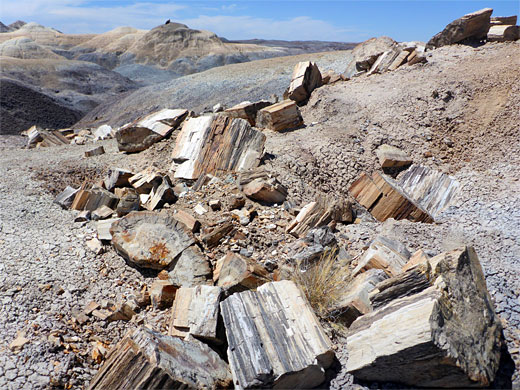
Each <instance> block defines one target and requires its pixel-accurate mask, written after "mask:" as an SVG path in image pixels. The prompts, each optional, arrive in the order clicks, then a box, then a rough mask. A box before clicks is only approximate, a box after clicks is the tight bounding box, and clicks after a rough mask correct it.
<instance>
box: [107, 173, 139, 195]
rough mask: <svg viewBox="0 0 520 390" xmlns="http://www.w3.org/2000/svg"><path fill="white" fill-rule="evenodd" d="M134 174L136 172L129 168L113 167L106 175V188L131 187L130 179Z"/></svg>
mask: <svg viewBox="0 0 520 390" xmlns="http://www.w3.org/2000/svg"><path fill="white" fill-rule="evenodd" d="M133 175H134V174H133V173H132V172H130V171H129V170H127V169H122V168H112V169H110V170H109V171H108V173H107V176H106V177H105V180H104V183H105V188H106V189H107V190H108V191H113V190H114V189H115V188H118V187H130V183H129V182H128V179H130V178H131V177H132V176H133Z"/></svg>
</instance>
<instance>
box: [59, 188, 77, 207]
mask: <svg viewBox="0 0 520 390" xmlns="http://www.w3.org/2000/svg"><path fill="white" fill-rule="evenodd" d="M78 191H79V188H72V187H70V186H67V187H65V189H64V190H63V191H62V192H60V193H59V194H58V196H56V198H55V199H54V201H53V203H56V204H58V205H60V206H61V207H63V208H64V209H67V208H69V207H70V206H71V205H72V202H73V201H74V198H75V197H76V194H77V193H78Z"/></svg>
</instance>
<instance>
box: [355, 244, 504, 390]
mask: <svg viewBox="0 0 520 390" xmlns="http://www.w3.org/2000/svg"><path fill="white" fill-rule="evenodd" d="M429 263H430V265H431V274H430V276H429V277H427V272H428V271H427V268H424V267H425V266H424V265H422V264H421V265H419V266H418V267H419V268H417V269H411V270H409V271H407V276H398V277H396V278H394V279H388V280H386V281H383V282H382V283H381V285H382V286H383V287H386V289H383V291H382V293H385V291H386V292H387V293H386V295H387V296H386V298H389V297H390V296H391V295H393V296H394V297H395V299H393V300H388V299H386V298H385V299H376V300H377V301H379V303H380V304H382V306H381V307H380V308H379V309H377V310H375V311H373V312H371V313H368V314H366V315H364V316H362V317H360V318H358V319H357V320H356V321H354V323H353V324H352V326H351V327H350V330H349V335H348V338H347V343H346V344H347V349H348V354H349V360H348V363H347V369H348V371H349V372H350V373H351V374H353V375H354V376H356V377H357V378H359V379H363V380H369V381H381V382H397V383H403V384H406V385H409V386H421V387H445V388H449V387H459V388H464V387H482V386H489V385H490V384H491V383H492V382H493V380H494V378H495V375H496V372H497V369H498V366H499V361H500V354H501V347H502V343H503V340H502V336H501V331H502V328H501V322H500V319H499V317H498V316H497V315H496V314H495V311H494V308H493V301H492V300H491V296H490V295H489V292H488V291H487V288H486V281H485V279H484V274H483V272H482V268H481V266H480V263H479V261H478V258H477V255H476V253H475V251H474V249H473V248H471V247H466V248H462V249H457V250H453V251H451V252H446V253H443V254H440V255H438V256H436V257H433V258H432V259H429ZM421 267H422V268H421ZM421 269H422V270H423V271H424V272H421ZM414 280H415V281H416V283H414ZM411 288H417V289H416V291H420V292H416V293H415V294H412V295H408V293H409V290H410V289H411ZM421 290H422V291H421ZM392 291H393V294H390V292H392ZM380 298H383V296H381V295H380ZM387 301H388V303H387Z"/></svg>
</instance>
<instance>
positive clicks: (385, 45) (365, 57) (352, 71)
mask: <svg viewBox="0 0 520 390" xmlns="http://www.w3.org/2000/svg"><path fill="white" fill-rule="evenodd" d="M396 48H397V42H396V41H394V40H393V39H392V38H389V37H379V38H372V39H369V40H367V41H365V42H362V43H360V44H359V45H357V46H356V47H355V48H354V49H353V50H352V60H351V61H350V62H349V64H348V66H347V69H346V70H345V75H346V76H347V77H348V78H352V77H354V76H357V75H359V74H363V73H365V72H367V71H369V70H370V69H371V68H372V67H373V65H374V62H376V60H377V59H378V58H379V57H380V56H381V54H383V53H384V52H386V51H393V50H394V49H396Z"/></svg>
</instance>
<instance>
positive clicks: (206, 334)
mask: <svg viewBox="0 0 520 390" xmlns="http://www.w3.org/2000/svg"><path fill="white" fill-rule="evenodd" d="M221 295H222V288H221V287H216V286H196V287H181V288H180V289H178V290H177V293H176V295H175V301H174V302H173V307H172V314H171V320H170V327H169V329H168V334H169V335H170V336H176V337H182V338H184V337H186V336H188V335H192V336H194V337H197V338H202V339H206V340H210V341H217V342H221V340H220V339H219V337H218V335H217V323H218V316H219V312H220V307H219V304H220V297H221Z"/></svg>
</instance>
